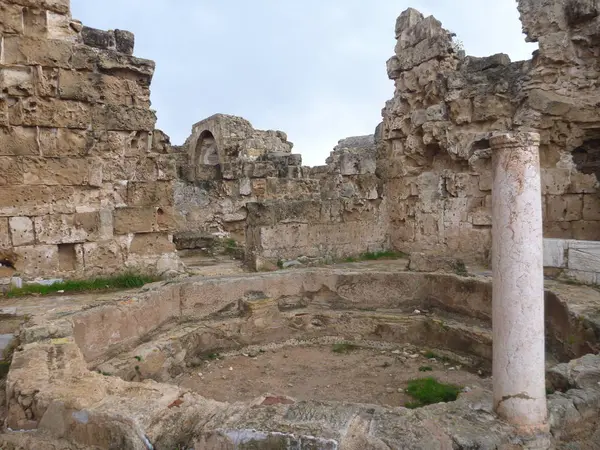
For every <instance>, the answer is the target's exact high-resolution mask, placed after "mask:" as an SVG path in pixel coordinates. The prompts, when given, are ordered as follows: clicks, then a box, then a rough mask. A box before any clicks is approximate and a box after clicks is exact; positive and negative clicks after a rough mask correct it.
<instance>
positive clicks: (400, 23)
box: [396, 8, 425, 39]
mask: <svg viewBox="0 0 600 450" xmlns="http://www.w3.org/2000/svg"><path fill="white" fill-rule="evenodd" d="M424 18H425V16H423V14H421V13H420V12H419V11H417V10H416V9H414V8H408V9H406V10H405V11H404V12H403V13H402V14H400V16H399V17H398V19H397V20H396V39H398V37H399V36H400V35H401V34H402V32H403V31H404V30H407V29H408V28H411V27H414V26H415V25H417V24H418V23H419V22H421V21H422V20H423V19H424Z"/></svg>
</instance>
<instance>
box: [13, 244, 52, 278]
mask: <svg viewBox="0 0 600 450" xmlns="http://www.w3.org/2000/svg"><path fill="white" fill-rule="evenodd" d="M14 252H15V255H16V261H15V269H17V272H19V273H20V274H21V275H24V276H27V277H44V276H51V275H54V274H56V273H57V272H58V270H59V259H58V247H57V246H56V245H31V246H24V247H15V249H14Z"/></svg>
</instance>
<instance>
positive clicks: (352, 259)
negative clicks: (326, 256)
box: [344, 257, 358, 263]
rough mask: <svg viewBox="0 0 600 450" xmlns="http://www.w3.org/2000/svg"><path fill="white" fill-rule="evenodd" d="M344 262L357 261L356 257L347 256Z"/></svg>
mask: <svg viewBox="0 0 600 450" xmlns="http://www.w3.org/2000/svg"><path fill="white" fill-rule="evenodd" d="M344 262H347V263H353V262H358V259H356V258H353V257H349V258H346V259H344Z"/></svg>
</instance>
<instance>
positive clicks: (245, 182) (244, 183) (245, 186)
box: [240, 178, 252, 197]
mask: <svg viewBox="0 0 600 450" xmlns="http://www.w3.org/2000/svg"><path fill="white" fill-rule="evenodd" d="M251 194H252V183H251V181H250V178H242V179H241V180H240V195H243V196H246V197H247V196H249V195H251Z"/></svg>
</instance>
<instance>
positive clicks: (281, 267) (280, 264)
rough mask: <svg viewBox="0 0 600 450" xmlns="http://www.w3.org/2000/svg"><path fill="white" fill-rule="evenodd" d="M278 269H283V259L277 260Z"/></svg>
mask: <svg viewBox="0 0 600 450" xmlns="http://www.w3.org/2000/svg"><path fill="white" fill-rule="evenodd" d="M277 267H279V268H280V269H283V260H282V259H279V260H277Z"/></svg>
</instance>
